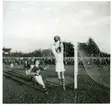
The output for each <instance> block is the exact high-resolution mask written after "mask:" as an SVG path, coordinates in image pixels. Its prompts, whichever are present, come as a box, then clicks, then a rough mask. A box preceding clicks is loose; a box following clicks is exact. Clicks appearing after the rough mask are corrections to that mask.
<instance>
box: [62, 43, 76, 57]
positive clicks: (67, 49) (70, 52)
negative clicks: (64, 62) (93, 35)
mask: <svg viewBox="0 0 112 105" xmlns="http://www.w3.org/2000/svg"><path fill="white" fill-rule="evenodd" d="M63 46H64V57H74V45H73V44H72V43H71V42H63Z"/></svg>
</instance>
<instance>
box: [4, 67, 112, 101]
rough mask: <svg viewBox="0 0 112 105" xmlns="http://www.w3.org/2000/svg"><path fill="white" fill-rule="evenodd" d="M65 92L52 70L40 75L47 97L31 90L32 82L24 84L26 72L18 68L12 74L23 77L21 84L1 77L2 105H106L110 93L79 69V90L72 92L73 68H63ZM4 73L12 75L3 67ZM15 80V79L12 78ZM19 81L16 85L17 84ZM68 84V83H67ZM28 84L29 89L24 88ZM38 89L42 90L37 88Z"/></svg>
mask: <svg viewBox="0 0 112 105" xmlns="http://www.w3.org/2000/svg"><path fill="white" fill-rule="evenodd" d="M65 69H66V72H65V77H66V91H63V89H62V87H61V86H58V85H56V84H57V82H58V79H57V75H56V72H55V66H54V65H50V67H49V68H48V69H47V70H46V71H43V72H42V76H43V78H44V81H45V84H46V86H47V88H48V92H49V95H48V96H46V95H45V94H44V93H42V92H41V91H38V90H35V88H33V87H30V86H29V85H31V83H32V82H31V81H26V80H25V78H26V77H25V72H24V70H23V69H22V68H21V67H19V66H18V67H14V68H13V70H12V72H15V71H16V73H21V74H24V75H23V76H24V78H22V80H24V82H22V81H19V80H20V78H21V77H16V76H15V78H14V79H13V80H12V79H11V78H6V76H5V75H4V76H3V84H4V85H3V102H4V103H109V101H110V89H109V88H107V87H105V86H103V85H102V84H99V83H97V82H95V81H94V80H92V79H91V78H90V77H89V76H88V75H87V73H86V71H85V70H84V68H83V67H82V66H80V67H79V73H78V74H79V75H78V89H77V90H74V83H73V79H74V66H72V65H65ZM3 70H4V71H8V70H9V71H11V70H10V67H9V66H7V67H6V65H4V67H3ZM13 76H14V75H13ZM17 80H18V81H17ZM67 81H68V82H69V83H68V82H67ZM26 84H28V85H26ZM39 89H41V87H40V86H39Z"/></svg>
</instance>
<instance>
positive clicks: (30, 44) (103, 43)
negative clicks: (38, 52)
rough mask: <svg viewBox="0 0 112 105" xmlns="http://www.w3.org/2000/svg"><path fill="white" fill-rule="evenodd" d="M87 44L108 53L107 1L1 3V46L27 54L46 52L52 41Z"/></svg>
mask: <svg viewBox="0 0 112 105" xmlns="http://www.w3.org/2000/svg"><path fill="white" fill-rule="evenodd" d="M55 35H59V36H60V37H61V39H62V41H67V42H72V43H74V44H75V43H76V42H87V40H88V38H89V37H91V38H93V39H94V41H95V42H96V43H97V45H98V46H99V48H100V50H101V51H103V52H106V53H110V2H108V1H99V2H98V1H91V2H89V1H88V2H82V1H80V2H76V1H4V2H3V46H4V47H8V48H12V51H21V52H31V51H33V50H35V49H40V48H41V49H46V48H50V46H51V44H52V43H53V37H54V36H55Z"/></svg>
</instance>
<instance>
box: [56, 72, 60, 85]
mask: <svg viewBox="0 0 112 105" xmlns="http://www.w3.org/2000/svg"><path fill="white" fill-rule="evenodd" d="M57 75H58V80H59V85H61V74H60V72H57Z"/></svg>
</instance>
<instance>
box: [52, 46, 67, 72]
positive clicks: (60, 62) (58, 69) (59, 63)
mask: <svg viewBox="0 0 112 105" xmlns="http://www.w3.org/2000/svg"><path fill="white" fill-rule="evenodd" d="M57 47H58V45H56V44H53V46H52V52H53V54H54V56H55V59H56V72H62V71H65V69H64V63H63V48H62V51H61V52H60V53H57V52H56V48H57ZM62 47H63V45H62Z"/></svg>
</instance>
